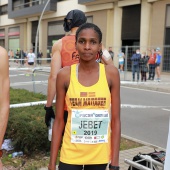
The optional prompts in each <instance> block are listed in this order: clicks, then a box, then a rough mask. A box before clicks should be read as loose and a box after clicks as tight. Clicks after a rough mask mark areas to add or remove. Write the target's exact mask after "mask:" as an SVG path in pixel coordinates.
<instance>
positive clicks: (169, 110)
mask: <svg viewBox="0 0 170 170" xmlns="http://www.w3.org/2000/svg"><path fill="white" fill-rule="evenodd" d="M162 110H165V111H168V112H170V109H162Z"/></svg>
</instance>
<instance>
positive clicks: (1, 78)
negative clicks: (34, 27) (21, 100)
mask: <svg viewBox="0 0 170 170" xmlns="http://www.w3.org/2000/svg"><path fill="white" fill-rule="evenodd" d="M0 56H1V62H0V73H1V74H0V170H2V162H1V157H2V154H3V151H2V150H1V147H2V143H3V139H4V134H5V131H6V127H7V122H8V116H9V88H10V81H9V65H8V54H7V51H6V50H5V49H4V48H2V47H1V46H0Z"/></svg>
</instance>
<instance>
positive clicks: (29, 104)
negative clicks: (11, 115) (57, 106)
mask: <svg viewBox="0 0 170 170" xmlns="http://www.w3.org/2000/svg"><path fill="white" fill-rule="evenodd" d="M55 102H56V101H55V100H53V103H55ZM46 103H47V101H46V100H45V101H38V102H28V103H19V104H10V108H20V107H29V106H38V105H43V104H46Z"/></svg>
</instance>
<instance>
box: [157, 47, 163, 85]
mask: <svg viewBox="0 0 170 170" xmlns="http://www.w3.org/2000/svg"><path fill="white" fill-rule="evenodd" d="M161 59H162V55H161V52H160V48H159V47H157V48H156V60H155V67H156V75H157V79H156V81H158V82H160V81H161V79H160V75H161V72H160V64H161Z"/></svg>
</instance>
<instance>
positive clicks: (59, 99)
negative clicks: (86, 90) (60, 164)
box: [49, 68, 70, 170]
mask: <svg viewBox="0 0 170 170" xmlns="http://www.w3.org/2000/svg"><path fill="white" fill-rule="evenodd" d="M64 70H66V69H65V68H64V69H62V70H61V71H60V72H59V73H58V76H57V81H56V92H57V95H56V118H55V120H54V124H53V130H52V141H51V152H50V164H49V169H50V170H55V169H56V159H57V156H58V151H59V148H60V145H61V140H62V133H63V129H64V111H63V110H64V103H65V95H66V86H65V84H66V83H65V82H66V81H65V79H66V78H67V76H68V75H70V73H69V72H64Z"/></svg>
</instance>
